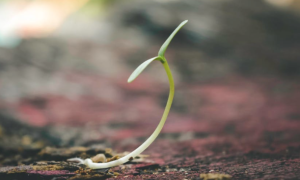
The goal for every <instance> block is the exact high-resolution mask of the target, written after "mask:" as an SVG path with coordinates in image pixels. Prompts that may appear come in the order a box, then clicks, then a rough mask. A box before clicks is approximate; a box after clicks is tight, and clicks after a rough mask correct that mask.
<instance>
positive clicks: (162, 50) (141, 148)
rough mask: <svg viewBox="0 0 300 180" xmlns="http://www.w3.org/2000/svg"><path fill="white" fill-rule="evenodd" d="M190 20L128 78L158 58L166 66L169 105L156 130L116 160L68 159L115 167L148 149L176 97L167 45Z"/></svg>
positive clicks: (101, 166) (90, 166)
mask: <svg viewBox="0 0 300 180" xmlns="http://www.w3.org/2000/svg"><path fill="white" fill-rule="evenodd" d="M187 22H188V21H187V20H185V21H183V22H182V23H181V24H179V26H178V27H177V28H176V29H175V30H174V31H173V33H172V34H171V35H170V36H169V37H168V39H167V40H166V41H165V43H164V44H163V45H162V46H161V48H160V50H159V52H158V56H155V57H153V58H151V59H149V60H147V61H145V62H143V63H142V64H141V65H140V66H139V67H137V68H136V70H135V71H133V73H132V74H131V75H130V77H129V78H128V83H131V82H132V81H133V80H135V78H137V77H138V76H139V74H140V73H141V72H142V71H143V70H144V69H145V68H146V67H147V66H148V65H149V64H150V63H151V62H153V61H155V60H157V61H160V62H161V63H162V65H163V66H164V68H165V71H166V73H167V76H168V79H169V84H170V93H169V98H168V101H167V105H166V107H165V111H164V113H163V116H162V118H161V120H160V122H159V124H158V126H157V127H156V129H155V131H154V132H153V133H152V135H151V136H150V137H149V138H148V139H147V140H146V141H145V142H144V143H143V144H142V145H140V146H139V147H138V148H137V149H136V150H134V151H132V152H131V153H129V154H127V155H126V156H124V157H122V158H120V159H118V160H115V161H111V162H106V163H94V162H93V161H92V160H91V159H85V160H83V159H80V158H71V159H68V161H74V162H79V164H85V165H86V166H87V167H89V168H91V169H102V168H109V167H113V166H118V165H121V164H124V163H126V162H128V161H130V160H132V159H133V158H134V157H136V156H138V155H139V154H141V153H142V152H143V151H144V150H145V149H147V147H149V146H150V144H151V143H152V142H153V141H154V140H155V139H156V137H157V136H158V135H159V133H160V131H161V130H162V128H163V126H164V124H165V122H166V120H167V117H168V114H169V111H170V108H171V105H172V102H173V97H174V90H175V88H174V80H173V76H172V73H171V70H170V68H169V65H168V62H167V59H166V58H165V52H166V49H167V47H168V46H169V44H170V42H171V40H172V39H173V37H174V36H175V35H176V33H177V32H178V31H179V30H180V29H181V28H182V27H183V26H184V25H185V24H186V23H187Z"/></svg>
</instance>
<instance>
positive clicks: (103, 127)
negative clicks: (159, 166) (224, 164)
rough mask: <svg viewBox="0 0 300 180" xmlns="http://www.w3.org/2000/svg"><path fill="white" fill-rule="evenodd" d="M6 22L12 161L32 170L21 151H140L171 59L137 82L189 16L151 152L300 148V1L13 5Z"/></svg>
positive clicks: (0, 94)
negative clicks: (171, 98) (79, 148)
mask: <svg viewBox="0 0 300 180" xmlns="http://www.w3.org/2000/svg"><path fill="white" fill-rule="evenodd" d="M0 19H1V25H0V102H1V103H0V109H1V111H0V152H2V154H5V153H8V152H9V153H12V154H11V156H9V158H7V157H8V156H5V155H0V164H2V165H16V164H18V163H20V162H21V163H26V162H30V161H28V159H27V161H26V159H25V160H24V156H15V155H16V154H18V152H19V150H20V148H21V149H42V148H44V147H46V146H51V147H71V146H85V147H89V146H103V147H109V148H113V149H114V150H115V151H118V152H122V151H131V150H133V149H135V148H136V147H137V146H138V145H139V144H141V143H142V142H143V141H144V140H145V139H146V138H147V137H148V136H149V135H150V134H151V133H152V132H153V130H154V129H155V128H156V125H157V124H158V122H159V120H160V118H161V115H162V112H163V110H164V106H165V103H166V101H167V96H168V90H169V89H168V80H167V78H166V75H165V72H164V69H163V68H162V66H161V65H160V64H159V63H153V64H151V65H150V66H149V67H148V68H147V69H146V71H145V72H143V73H142V74H141V75H140V76H139V77H138V79H137V80H136V81H134V82H133V83H131V84H127V78H128V77H129V75H130V74H131V72H132V71H133V70H134V69H135V68H136V67H137V66H138V65H139V64H141V63H142V62H144V61H145V60H147V59H149V58H151V57H154V56H155V55H156V54H157V52H158V50H159V48H160V46H161V45H162V43H163V42H164V41H165V40H166V38H167V37H168V36H169V34H170V33H171V32H172V31H173V30H174V29H175V28H176V27H177V25H178V24H180V22H182V21H183V20H186V19H187V20H189V22H188V23H187V24H186V26H184V27H183V28H182V29H181V30H180V31H179V33H178V34H177V35H176V36H175V38H174V39H173V41H172V42H171V44H170V46H169V48H168V50H167V52H166V58H167V59H168V61H169V64H170V66H171V70H172V72H173V75H174V78H175V83H176V88H175V89H176V93H175V100H174V104H173V106H172V109H171V113H170V115H169V118H168V120H167V122H166V125H165V127H164V129H163V131H162V133H161V135H160V136H159V138H158V139H157V141H155V142H154V143H153V145H151V146H150V147H149V149H148V150H147V151H146V152H145V153H146V154H150V155H151V156H152V158H151V159H152V160H153V159H154V161H155V157H156V158H158V157H161V156H162V154H164V153H167V154H168V155H165V156H164V158H162V159H163V160H160V162H161V161H163V162H164V163H167V164H170V163H172V162H173V161H172V160H174V159H171V158H169V159H168V158H167V157H169V156H170V157H171V156H172V157H173V155H174V154H175V155H178V156H177V158H178V157H180V158H184V157H185V156H187V155H188V154H190V155H191V154H193V156H195V157H198V156H204V155H211V154H219V155H226V154H230V153H231V154H232V153H237V152H249V151H250V150H253V151H259V152H264V153H266V152H281V151H286V150H287V148H291V147H297V148H298V149H299V147H300V140H299V137H300V110H299V107H300V84H299V80H300V51H299V49H300V33H299V32H300V1H299V0H257V1H251V0H248V1H241V0H213V1H212V0H190V1H180V0H155V1H146V0H143V1H138V0H127V1H117V0H101V1H99V0H76V1H72V0H31V1H29V0H9V1H8V0H7V1H5V0H2V1H0ZM182 145H185V146H184V147H185V148H180V146H181V147H182ZM157 161H158V160H157Z"/></svg>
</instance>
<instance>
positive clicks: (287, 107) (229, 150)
mask: <svg viewBox="0 0 300 180" xmlns="http://www.w3.org/2000/svg"><path fill="white" fill-rule="evenodd" d="M112 84H114V83H112ZM114 85H116V86H119V87H120V89H123V93H124V94H125V95H124V96H123V97H122V98H120V99H123V98H124V99H128V98H129V97H131V98H132V99H131V100H127V101H125V100H123V103H122V102H121V101H120V102H119V103H118V104H115V103H112V104H110V107H111V110H110V111H108V110H106V111H105V112H107V113H109V114H110V113H111V114H113V115H111V116H113V117H115V118H111V116H108V118H109V119H111V120H107V121H106V120H105V116H104V117H103V116H101V118H99V119H101V121H98V122H97V120H96V119H95V121H93V122H90V123H92V124H89V125H84V122H81V121H78V120H77V119H76V118H75V119H72V118H71V117H80V119H89V118H92V117H98V116H100V115H101V114H100V113H101V111H100V112H99V111H97V110H93V109H92V107H89V106H95V105H96V104H97V103H99V101H98V100H97V99H89V98H82V99H79V100H77V101H76V102H72V103H71V102H69V100H67V99H64V98H58V97H45V98H43V97H39V98H38V99H31V100H25V101H24V102H21V103H20V104H18V105H17V106H18V109H19V110H20V112H21V114H26V112H27V111H30V112H35V113H36V114H34V113H31V114H30V115H31V118H30V119H31V120H32V121H31V123H32V124H34V123H35V122H41V120H40V119H39V118H42V119H43V120H44V121H45V122H47V121H51V124H56V123H59V124H60V126H54V127H52V128H44V127H43V126H41V127H35V128H33V127H31V126H25V125H23V124H20V123H19V122H14V120H13V119H10V117H9V116H7V115H5V114H4V113H2V115H1V119H2V121H1V122H2V124H1V129H2V130H1V138H2V140H4V141H1V142H2V146H1V152H2V153H1V159H0V160H1V164H2V166H3V165H4V166H3V167H2V168H1V169H0V177H6V178H8V177H11V178H12V177H19V178H21V177H22V178H25V177H28V178H29V177H30V178H29V179H34V178H36V179H53V178H58V179H68V178H87V179H88V178H92V177H95V176H96V177H98V176H101V177H102V176H103V177H102V178H112V179H126V178H127V179H134V178H136V179H155V178H158V179H199V178H200V174H205V173H209V172H211V173H221V174H228V175H231V176H232V177H233V179H299V177H300V174H299V173H300V141H299V137H300V114H299V112H298V108H299V106H300V104H299V102H300V101H299V98H300V94H299V91H298V90H299V86H298V85H296V83H292V82H290V83H287V82H286V81H285V82H284V83H283V82H280V81H272V80H256V81H254V80H249V79H248V80H247V79H243V80H241V79H240V80H237V79H234V81H233V82H229V81H228V82H222V83H220V82H218V83H211V84H209V85H202V86H188V85H186V86H182V87H179V88H178V91H177V92H178V94H180V95H181V96H183V97H187V98H188V99H185V101H186V102H178V101H179V100H178V99H177V100H176V101H177V102H175V104H174V107H173V109H172V112H171V114H170V117H169V119H168V121H167V123H166V125H165V128H164V129H163V131H162V134H161V135H160V136H159V138H158V139H157V140H156V141H155V142H154V143H153V144H152V145H151V147H150V148H149V149H147V150H146V151H145V152H144V154H146V155H149V156H148V157H143V158H141V159H137V160H135V161H133V162H129V163H127V164H126V165H124V166H120V167H114V168H112V169H111V170H110V171H107V172H106V171H105V172H104V174H103V172H101V173H100V172H96V173H95V172H86V170H81V171H80V172H81V173H80V172H79V171H77V170H79V168H80V167H79V166H76V165H74V164H73V165H72V164H68V163H66V162H65V160H66V159H67V158H70V157H76V156H80V157H82V158H86V157H92V156H94V155H96V154H98V153H105V148H107V147H114V154H115V153H116V152H118V153H122V152H124V151H130V150H133V149H134V148H136V147H137V146H138V145H139V144H140V143H142V142H143V141H144V140H145V139H146V138H147V136H149V135H150V134H151V132H152V131H153V130H154V128H155V126H156V125H157V123H158V121H159V117H160V115H161V113H162V111H163V108H162V106H161V105H159V104H160V103H161V104H163V102H160V101H162V100H161V98H165V95H164V94H165V92H164V91H162V92H159V91H157V92H156V91H155V88H150V87H149V88H148V89H145V86H141V87H135V86H134V85H133V87H130V86H128V85H123V84H122V83H121V84H118V83H116V84H114ZM128 88H131V89H128ZM134 88H137V89H136V90H135V89H134ZM183 88H188V90H187V92H188V93H187V94H184V95H183V94H181V93H182V91H183ZM131 91H133V92H132V93H131V94H130V92H131ZM138 92H142V93H140V94H138V95H134V93H138ZM195 97H197V98H195ZM177 98H179V97H177ZM198 101H201V102H198ZM125 102H126V103H125ZM199 103H200V104H201V105H200V106H196V105H197V104H199ZM82 104H85V106H82ZM195 104H196V105H195ZM51 106H53V107H56V108H50V107H51ZM57 106H59V107H57ZM99 106H101V104H99ZM125 106H128V107H127V112H123V111H122V109H126V108H123V107H125ZM77 108H78V109H77ZM84 108H86V109H84ZM106 108H107V107H106ZM62 109H63V110H64V111H63V112H64V118H65V119H68V121H62V120H60V119H59V117H60V116H61V113H62V112H61V110H62ZM79 109H80V110H79ZM50 110H51V115H52V117H56V118H53V119H54V120H52V118H49V117H48V116H47V114H48V113H50V112H49V111H50ZM180 110H182V111H184V112H180ZM177 111H178V112H177ZM154 112H155V113H154ZM139 114H142V118H141V117H140V115H139ZM184 114H188V115H184ZM69 116H71V117H69ZM66 117H69V118H66ZM48 118H49V120H48ZM55 119H57V121H55ZM73 121H75V122H76V123H79V124H81V125H84V126H78V124H77V125H74V122H73ZM72 124H73V125H72ZM68 125H72V126H71V127H70V126H68ZM53 144H61V146H64V147H66V148H65V149H51V148H50V147H49V148H45V146H51V145H53ZM73 145H75V146H77V145H81V146H85V147H86V148H84V147H77V148H71V149H70V148H68V147H70V146H73ZM106 155H107V157H111V156H113V155H112V154H106ZM41 161H42V162H41ZM17 164H20V165H21V164H24V165H26V166H17V167H16V165H17ZM11 165H13V167H10V166H11ZM78 174H81V175H78ZM202 177H204V176H203V175H202ZM226 177H227V176H225V177H223V179H226Z"/></svg>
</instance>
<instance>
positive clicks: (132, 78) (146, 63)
mask: <svg viewBox="0 0 300 180" xmlns="http://www.w3.org/2000/svg"><path fill="white" fill-rule="evenodd" d="M159 59H160V58H159V57H158V56H157V57H154V58H151V59H148V60H147V61H145V62H143V63H142V64H141V65H139V67H137V68H136V69H135V70H134V71H133V73H132V74H131V75H130V76H129V78H128V80H127V82H128V83H131V82H132V81H133V80H135V78H137V77H138V76H139V75H140V74H141V72H142V71H143V70H144V69H145V68H146V67H147V66H148V65H149V64H150V63H151V62H152V61H155V60H159Z"/></svg>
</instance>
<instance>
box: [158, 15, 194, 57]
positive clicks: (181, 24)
mask: <svg viewBox="0 0 300 180" xmlns="http://www.w3.org/2000/svg"><path fill="white" fill-rule="evenodd" d="M187 22H188V20H185V21H183V22H182V23H180V24H179V26H178V27H177V28H176V29H175V30H174V31H173V32H172V34H171V35H170V36H169V37H168V39H167V40H166V41H165V42H164V44H163V45H162V46H161V48H160V49H159V51H158V56H161V57H164V55H165V52H166V50H167V47H168V46H169V44H170V42H171V41H172V39H173V37H174V36H175V35H176V33H177V32H178V31H179V30H180V29H181V28H182V27H183V26H184V25H185V24H186V23H187Z"/></svg>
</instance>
